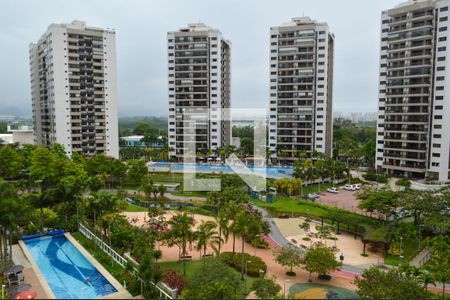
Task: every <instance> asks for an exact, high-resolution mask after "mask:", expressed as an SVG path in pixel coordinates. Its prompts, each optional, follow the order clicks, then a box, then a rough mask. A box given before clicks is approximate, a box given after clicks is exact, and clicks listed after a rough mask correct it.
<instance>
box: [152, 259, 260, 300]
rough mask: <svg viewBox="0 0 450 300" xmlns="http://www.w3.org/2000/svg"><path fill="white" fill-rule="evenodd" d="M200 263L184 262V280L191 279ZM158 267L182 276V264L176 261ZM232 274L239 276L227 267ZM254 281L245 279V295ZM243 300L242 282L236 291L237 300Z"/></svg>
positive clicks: (198, 261) (249, 278)
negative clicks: (171, 270)
mask: <svg viewBox="0 0 450 300" xmlns="http://www.w3.org/2000/svg"><path fill="white" fill-rule="evenodd" d="M201 263H202V261H200V260H192V261H187V262H186V278H187V280H188V281H189V279H190V278H191V277H192V275H193V274H194V272H195V271H196V270H198V268H199V267H200V265H201ZM159 266H160V267H161V269H162V270H165V269H174V270H176V271H177V272H178V273H179V274H181V275H183V263H182V262H178V261H171V262H161V263H159ZM229 268H230V269H231V270H232V271H233V272H235V273H236V274H239V275H240V272H238V271H237V270H235V269H233V268H232V267H229ZM255 280H256V278H254V277H250V276H249V277H248V278H247V293H248V291H249V290H250V288H251V287H252V285H253V282H254V281H255ZM243 298H245V295H244V281H242V284H241V286H240V287H239V290H238V295H237V299H243Z"/></svg>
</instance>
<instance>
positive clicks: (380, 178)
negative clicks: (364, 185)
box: [363, 172, 389, 183]
mask: <svg viewBox="0 0 450 300" xmlns="http://www.w3.org/2000/svg"><path fill="white" fill-rule="evenodd" d="M363 177H364V179H365V180H369V181H375V182H379V183H387V182H388V180H389V176H388V175H385V174H377V173H375V172H367V173H366V174H364V175H363Z"/></svg>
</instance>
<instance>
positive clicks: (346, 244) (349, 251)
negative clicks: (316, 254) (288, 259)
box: [273, 218, 384, 267]
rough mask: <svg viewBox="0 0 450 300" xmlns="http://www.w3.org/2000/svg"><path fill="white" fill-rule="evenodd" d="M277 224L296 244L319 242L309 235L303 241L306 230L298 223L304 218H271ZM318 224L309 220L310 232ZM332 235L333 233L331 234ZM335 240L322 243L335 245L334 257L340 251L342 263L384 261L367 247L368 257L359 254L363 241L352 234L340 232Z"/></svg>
mask: <svg viewBox="0 0 450 300" xmlns="http://www.w3.org/2000/svg"><path fill="white" fill-rule="evenodd" d="M273 220H274V221H275V223H276V224H277V227H278V228H279V229H280V232H281V233H282V234H283V236H285V237H286V238H287V239H288V240H289V241H291V242H292V239H294V240H296V241H297V243H296V245H298V246H301V245H303V246H305V247H310V245H311V244H314V243H315V242H319V241H320V239H319V238H315V237H311V241H304V240H303V238H304V237H307V232H305V231H304V230H303V229H301V228H300V227H299V225H300V224H302V223H303V221H304V220H305V219H304V218H294V219H292V218H291V219H278V218H274V219H273ZM316 225H320V222H311V225H310V232H312V233H316V232H317V231H316V229H315V226H316ZM331 236H332V237H334V236H335V235H334V234H331ZM336 238H337V241H336V243H335V241H333V240H325V241H324V243H325V244H326V245H327V246H329V247H333V246H335V245H336V247H337V249H338V250H337V252H336V258H338V259H339V256H340V255H341V253H342V254H343V255H344V263H347V264H351V265H354V266H359V267H365V266H368V265H374V264H378V263H380V264H382V263H383V262H384V259H383V254H382V253H381V252H380V253H375V252H371V251H369V249H368V248H369V247H368V246H367V247H366V254H368V255H369V256H368V257H364V256H361V253H363V243H362V242H361V240H359V239H355V238H354V236H353V235H351V234H348V233H344V232H341V234H338V235H336Z"/></svg>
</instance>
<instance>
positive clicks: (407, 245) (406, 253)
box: [384, 238, 418, 266]
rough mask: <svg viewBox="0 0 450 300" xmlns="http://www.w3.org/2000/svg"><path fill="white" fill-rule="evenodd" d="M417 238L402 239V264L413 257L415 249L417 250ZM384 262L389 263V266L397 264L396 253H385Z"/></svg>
mask: <svg viewBox="0 0 450 300" xmlns="http://www.w3.org/2000/svg"><path fill="white" fill-rule="evenodd" d="M417 247H418V245H417V240H416V239H414V238H413V239H409V240H406V241H403V245H402V252H403V260H402V264H406V263H407V262H409V261H410V260H411V259H413V258H414V257H413V256H414V255H415V254H416V250H417ZM384 263H385V264H386V265H391V266H398V263H399V256H398V255H390V254H387V255H386V256H385V258H384Z"/></svg>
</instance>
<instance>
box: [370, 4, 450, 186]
mask: <svg viewBox="0 0 450 300" xmlns="http://www.w3.org/2000/svg"><path fill="white" fill-rule="evenodd" d="M449 4H450V2H449V0H437V1H430V0H426V1H424V0H417V1H408V2H405V3H402V4H400V5H398V6H396V7H394V8H392V9H389V10H386V11H383V12H382V15H381V52H380V82H379V106H378V108H379V115H378V122H377V148H376V166H377V168H378V169H382V170H384V171H386V172H387V173H389V174H391V175H394V176H400V177H408V178H424V179H430V180H433V181H439V182H446V181H448V179H449V169H450V160H449V156H450V122H449V121H450V94H449V93H450V56H449V55H448V53H449V44H448V39H449V36H448V35H449V30H450V24H449V20H448V19H449V13H448V9H449V6H450V5H449Z"/></svg>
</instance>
